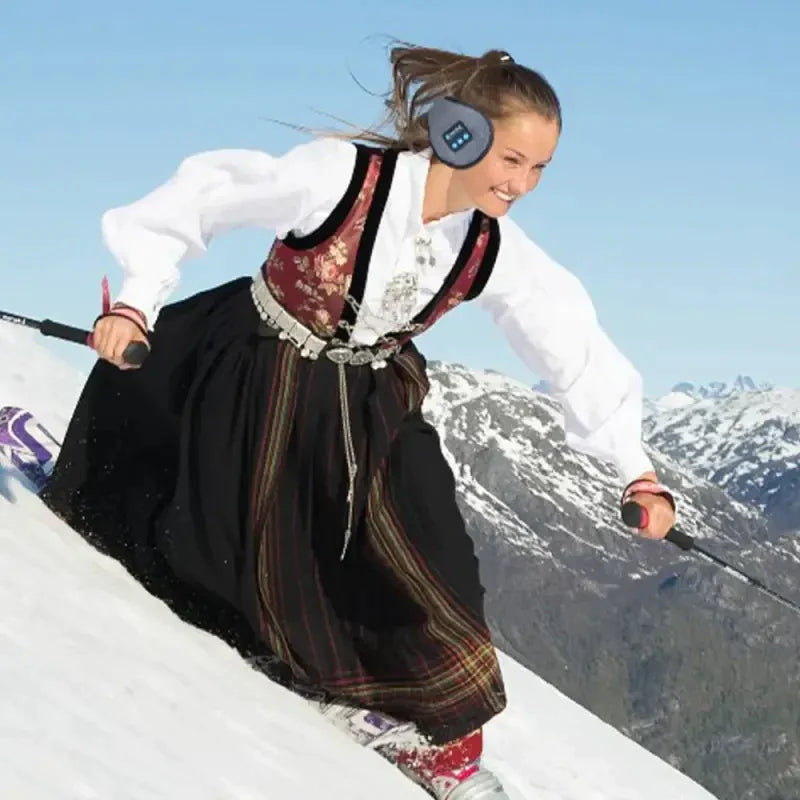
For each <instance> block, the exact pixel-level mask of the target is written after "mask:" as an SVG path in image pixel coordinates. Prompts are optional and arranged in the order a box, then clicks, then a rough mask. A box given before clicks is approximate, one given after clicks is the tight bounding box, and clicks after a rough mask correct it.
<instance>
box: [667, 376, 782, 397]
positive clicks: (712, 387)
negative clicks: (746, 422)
mask: <svg viewBox="0 0 800 800" xmlns="http://www.w3.org/2000/svg"><path fill="white" fill-rule="evenodd" d="M773 388H774V387H773V386H771V385H770V384H768V383H762V384H758V385H757V384H756V382H755V381H754V380H753V379H752V378H751V377H750V376H749V375H737V376H736V378H735V380H734V381H733V383H732V384H731V385H730V386H729V385H728V384H727V383H725V382H722V381H711V382H709V383H707V384H705V385H701V386H695V385H694V384H692V383H689V382H683V383H678V384H676V385H675V386H673V387H672V392H671V393H672V394H685V395H687V396H688V397H690V398H692V399H695V400H699V399H708V398H714V397H730V396H732V395H736V394H746V393H750V392H768V391H770V390H771V389H773Z"/></svg>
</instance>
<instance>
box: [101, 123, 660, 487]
mask: <svg viewBox="0 0 800 800" xmlns="http://www.w3.org/2000/svg"><path fill="white" fill-rule="evenodd" d="M355 153H356V149H355V146H354V145H353V144H352V143H350V142H346V141H341V140H338V139H333V138H318V139H314V140H313V141H310V142H308V143H305V144H301V145H299V146H296V147H294V148H293V149H291V150H289V151H288V152H287V153H286V154H285V155H283V156H281V157H277V158H276V157H273V156H271V155H269V154H267V153H264V152H261V151H255V150H215V151H210V152H205V153H199V154H197V155H193V156H190V157H189V158H187V159H185V160H184V161H183V162H182V163H181V164H180V166H179V168H178V169H177V171H176V172H175V174H174V175H173V176H172V177H171V178H170V179H169V180H167V182H166V183H164V184H162V185H161V186H159V187H157V188H156V189H154V190H153V191H152V192H150V193H149V194H147V195H145V196H144V197H143V198H141V199H140V200H137V201H136V202H134V203H132V204H130V205H127V206H123V207H121V208H114V209H111V210H109V211H107V212H106V213H105V214H104V215H103V219H102V230H103V238H104V241H105V243H106V245H107V247H108V248H109V250H110V251H111V253H112V254H113V255H114V256H115V257H116V259H117V260H118V261H119V263H120V264H121V266H122V271H123V283H122V287H121V290H120V292H119V294H118V296H117V298H116V299H117V300H118V301H120V302H123V303H127V304H129V305H131V306H133V307H134V308H138V309H140V310H141V311H143V312H144V314H145V316H146V317H147V321H148V325H149V327H150V328H151V329H152V326H153V325H154V323H155V321H156V319H157V318H158V314H159V311H160V309H161V308H162V306H163V305H164V303H165V302H166V301H167V299H168V298H169V296H170V295H171V294H172V293H173V291H174V290H175V288H176V286H177V284H178V280H179V268H180V266H181V265H182V263H183V262H184V261H185V260H187V259H189V258H193V257H197V256H200V255H202V254H203V253H204V252H205V251H206V248H207V247H208V245H209V243H210V241H211V239H212V238H213V237H215V236H218V235H220V234H221V233H223V232H224V231H226V230H230V229H233V228H241V227H245V226H247V227H257V228H266V229H268V230H272V231H274V232H275V233H276V235H277V236H279V237H283V236H285V235H286V234H287V233H289V232H290V231H294V232H295V233H297V234H298V235H303V234H306V233H309V232H311V231H312V230H314V229H315V228H316V227H318V226H319V225H320V224H321V223H322V222H323V221H324V220H325V218H326V217H327V216H328V215H329V213H330V212H331V211H332V210H333V208H334V206H335V205H336V204H337V202H338V201H339V199H340V198H341V196H342V195H343V194H344V192H345V190H346V188H347V185H348V183H349V182H350V179H351V176H352V171H353V166H354V163H355ZM429 157H430V155H429V153H416V154H412V153H401V154H400V155H399V157H398V160H397V165H396V168H395V173H394V178H393V181H392V184H391V188H390V191H389V197H388V200H387V203H386V208H385V211H384V213H383V217H382V219H381V222H380V226H379V228H378V234H377V238H376V240H375V245H374V248H373V252H372V259H371V261H370V266H369V271H368V275H367V283H366V288H365V293H364V298H363V301H362V304H363V306H364V307H365V308H366V309H367V310H369V309H375V308H380V305H381V298H382V296H383V293H384V290H385V289H386V287H387V285H388V284H389V282H390V280H391V279H392V277H393V276H394V275H396V274H397V273H398V272H402V271H404V270H406V269H408V268H409V267H410V266H413V265H414V258H415V252H414V240H415V238H416V237H417V235H418V234H420V233H425V234H427V236H428V237H429V238H430V240H431V250H432V253H433V255H434V257H435V265H434V266H426V267H425V268H424V271H423V272H422V274H421V275H420V278H419V289H418V297H417V305H416V307H415V308H414V309H413V310H412V311H411V313H410V314H409V320H408V321H410V320H411V319H412V318H413V316H414V315H415V314H416V313H418V312H419V311H420V310H421V309H422V308H423V307H424V306H425V305H426V304H427V303H428V301H429V300H430V299H431V297H432V296H433V295H434V294H435V293H436V292H437V290H438V289H439V287H440V286H441V284H442V282H443V281H444V279H445V277H446V275H447V273H448V272H449V270H450V269H451V267H452V265H453V262H454V260H455V258H456V256H457V254H458V251H459V248H460V246H461V243H462V241H463V239H464V235H465V233H466V230H467V227H468V224H469V220H470V216H471V212H470V211H463V212H459V213H455V214H450V215H449V216H447V217H445V218H443V219H440V220H438V221H435V222H431V223H428V224H426V225H423V223H422V201H423V193H424V188H425V178H426V175H427V170H428V164H429ZM498 222H499V225H500V237H501V241H500V248H499V251H498V254H497V261H496V263H495V267H494V270H493V272H492V274H491V277H490V278H489V280H488V282H487V284H486V286H485V288H484V289H483V292H482V293H481V295H480V296H479V298H478V299H477V300H475V301H474V302H476V303H478V304H479V305H481V306H482V307H483V308H485V309H486V310H487V311H488V312H489V313H490V314H491V315H492V317H493V319H494V321H495V322H496V323H497V325H498V326H499V327H500V329H501V330H502V332H503V333H504V334H505V336H506V337H507V338H508V340H509V342H510V343H511V345H512V347H513V348H514V349H515V351H516V352H517V353H518V354H519V355H520V357H521V358H522V359H523V360H524V362H525V363H526V364H527V365H528V366H530V368H531V369H532V370H533V371H534V372H535V373H536V374H537V375H539V376H540V377H543V378H544V379H545V380H546V381H547V382H548V383H549V385H550V388H551V391H552V393H553V395H554V396H555V397H556V398H558V400H559V401H560V403H561V405H562V408H563V409H564V415H565V430H566V439H567V444H568V445H569V446H570V447H572V448H574V449H575V450H578V451H580V452H584V453H587V454H589V455H593V456H595V457H597V458H600V459H602V460H604V461H610V462H612V463H613V464H614V465H615V466H616V468H617V470H618V472H619V475H620V477H621V479H622V481H623V482H624V483H627V482H629V481H631V480H633V479H634V478H637V477H638V476H639V475H641V474H642V473H643V472H647V471H650V470H652V469H653V465H652V463H651V461H650V460H649V458H648V457H647V455H646V453H645V452H644V449H643V447H642V441H641V422H642V381H641V377H640V375H639V373H638V372H637V371H636V370H635V369H634V367H633V366H632V365H631V363H630V362H629V361H628V359H627V358H625V356H623V355H622V353H620V351H619V350H618V349H617V348H616V347H615V346H614V344H613V343H612V342H611V341H610V339H609V338H608V336H607V335H606V333H605V332H604V331H603V329H602V328H601V327H600V326H599V324H598V321H597V318H596V315H595V310H594V307H593V305H592V302H591V300H590V298H589V296H588V295H587V293H586V291H585V289H584V287H583V286H582V284H581V283H580V282H579V281H578V279H577V278H576V277H575V276H574V275H572V274H571V273H570V272H568V271H567V270H566V269H564V267H562V266H561V265H559V264H558V263H556V262H555V261H554V260H553V259H551V258H550V257H548V256H547V255H546V254H545V253H544V252H543V251H542V250H541V249H540V248H539V247H538V246H537V245H536V244H534V243H533V242H532V241H531V240H530V239H529V238H528V237H527V236H526V235H525V233H524V232H523V231H522V230H521V229H520V227H519V226H518V225H517V224H516V223H515V222H514V221H513V220H512V219H511V218H510V217H508V216H504V217H501V218H500V219H499V220H498ZM254 272H255V270H254ZM390 325H391V323H387V328H386V330H380V329H379V328H380V324H376V319H375V318H374V316H373V315H370V317H369V324H367V322H366V321H365V320H364V319H361V318H357V319H356V326H355V330H354V333H353V338H354V339H355V340H357V341H359V342H360V343H362V344H372V343H373V342H374V341H375V340H376V339H377V337H378V336H379V335H380V334H381V333H388V332H389V326H390ZM394 325H395V326H396V325H397V322H396V321H395V322H394ZM395 329H396V328H395Z"/></svg>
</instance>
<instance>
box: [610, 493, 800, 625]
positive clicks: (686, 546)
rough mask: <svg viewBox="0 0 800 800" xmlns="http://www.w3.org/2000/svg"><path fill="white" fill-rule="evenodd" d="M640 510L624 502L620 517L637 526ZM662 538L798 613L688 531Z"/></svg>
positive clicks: (791, 604) (794, 605) (799, 609)
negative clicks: (707, 547)
mask: <svg viewBox="0 0 800 800" xmlns="http://www.w3.org/2000/svg"><path fill="white" fill-rule="evenodd" d="M642 511H643V509H642V507H641V506H640V505H639V504H638V503H634V502H629V503H625V505H624V506H623V507H622V519H623V521H624V522H625V524H626V525H629V526H630V527H632V528H638V527H640V525H641V522H642ZM664 538H665V539H666V540H667V541H668V542H672V544H674V545H675V546H676V547H680V549H681V550H687V551H692V552H694V553H697V554H698V555H699V556H700V557H701V558H703V559H704V560H706V561H708V562H710V563H712V564H715V565H717V566H719V567H722V569H724V570H725V571H726V572H728V573H729V574H731V575H733V576H734V577H735V578H738V579H739V580H740V581H743V582H744V583H747V584H749V585H750V586H753V587H755V588H756V589H758V590H759V591H760V592H763V593H764V594H767V595H769V596H770V597H771V598H772V599H773V600H776V601H777V602H778V603H780V604H781V605H783V606H785V607H786V608H790V609H792V611H795V612H797V613H800V604H797V603H794V602H792V601H791V600H789V599H788V598H787V597H784V596H783V595H782V594H779V593H778V592H776V591H775V590H774V589H770V588H769V586H766V585H765V584H764V583H763V582H762V581H760V580H759V579H758V578H754V577H753V576H752V575H748V574H747V573H746V572H744V571H743V570H741V569H739V568H738V567H734V566H733V565H732V564H729V563H728V562H727V561H725V560H724V559H722V558H720V557H719V556H715V555H714V554H713V553H709V552H708V550H705V549H704V548H702V547H700V545H698V544H697V543H696V542H695V540H694V537H692V536H689V534H688V533H684V532H683V531H681V530H678V529H677V528H672V530H670V531H669V533H667V535H666V536H665V537H664Z"/></svg>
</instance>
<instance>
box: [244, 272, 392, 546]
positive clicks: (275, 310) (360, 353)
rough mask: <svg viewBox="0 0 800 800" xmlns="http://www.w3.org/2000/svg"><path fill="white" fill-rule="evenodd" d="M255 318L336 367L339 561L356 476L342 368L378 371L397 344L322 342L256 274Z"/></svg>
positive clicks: (306, 352)
mask: <svg viewBox="0 0 800 800" xmlns="http://www.w3.org/2000/svg"><path fill="white" fill-rule="evenodd" d="M250 294H251V295H252V297H253V303H254V304H255V307H256V310H257V311H258V315H259V316H260V317H261V319H262V320H263V321H264V322H266V323H267V325H269V326H270V327H271V328H275V329H277V330H278V331H279V333H278V338H279V339H282V340H284V341H289V342H291V343H292V344H293V345H294V346H295V347H297V348H298V350H300V355H301V356H302V357H303V358H308V359H311V360H316V359H318V358H319V357H320V356H321V355H324V356H325V357H326V358H328V359H329V360H330V361H332V362H333V363H334V364H336V365H337V367H338V373H339V407H340V409H341V412H342V435H343V438H344V452H345V459H346V461H347V474H348V478H349V481H350V484H349V489H348V492H347V529H346V530H345V534H344V546H343V547H342V552H341V555H340V557H339V558H340V560H343V559H344V557H345V555H346V554H347V546H348V544H349V543H350V537H351V536H352V533H353V506H354V503H355V485H356V474H357V472H358V459H357V458H356V451H355V446H354V444H353V432H352V429H351V427H350V406H349V403H348V399H347V375H346V372H345V366H348V365H349V366H353V367H360V366H366V365H367V364H369V365H371V366H372V368H373V369H381V368H383V367H385V366H386V362H387V360H388V359H389V358H391V357H392V356H393V355H395V354H396V353H399V352H400V346H399V345H392V346H390V347H380V348H378V347H376V348H374V349H373V348H370V347H364V346H362V347H359V346H357V345H348V344H345V343H344V342H340V341H337V340H325V339H321V338H320V337H319V336H317V335H316V334H314V333H313V332H312V331H311V330H310V329H309V328H308V327H307V326H305V325H303V324H302V323H301V322H298V321H297V320H296V319H295V318H294V317H293V316H292V315H291V314H289V313H288V312H287V311H286V310H285V309H284V308H283V306H281V304H280V303H279V302H278V301H277V300H276V299H275V297H274V296H273V294H272V292H271V291H270V290H269V287H268V286H267V283H266V281H265V280H264V276H263V275H262V274H261V272H259V273H258V274H257V275H256V277H255V278H254V279H253V283H252V284H251V286H250Z"/></svg>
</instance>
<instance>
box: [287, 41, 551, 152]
mask: <svg viewBox="0 0 800 800" xmlns="http://www.w3.org/2000/svg"><path fill="white" fill-rule="evenodd" d="M389 63H390V65H391V69H392V86H391V89H390V90H389V91H388V92H387V93H386V94H384V95H383V98H384V106H385V108H386V113H385V116H384V118H383V119H382V120H381V121H380V123H379V124H378V125H376V126H375V127H373V128H369V129H357V128H352V129H351V131H350V132H343V131H316V133H322V134H324V135H328V136H335V137H337V138H343V139H348V140H362V141H365V142H370V143H372V144H377V145H379V146H382V147H392V148H399V149H403V150H412V151H419V150H423V149H425V148H426V147H428V146H429V145H430V140H429V137H428V126H427V119H426V116H425V115H426V112H427V109H428V107H429V105H430V103H431V102H432V101H433V100H435V99H437V98H439V97H445V96H448V95H449V96H451V97H454V98H455V99H456V100H460V101H462V102H464V103H467V104H469V105H471V106H474V107H475V108H477V109H478V110H479V111H481V112H482V113H484V114H485V115H486V116H487V117H489V119H491V120H493V121H499V120H502V119H504V118H506V117H508V116H509V115H511V114H513V113H517V112H520V111H534V112H536V113H537V114H540V115H541V116H542V117H544V118H545V119H547V120H551V121H553V122H556V123H557V124H558V128H559V131H560V130H561V127H562V119H561V104H560V103H559V100H558V97H557V96H556V93H555V91H554V90H553V87H552V86H551V85H550V84H549V83H548V82H547V81H546V80H545V78H544V77H542V75H541V74H539V73H538V72H536V71H534V70H532V69H530V68H528V67H525V66H523V65H522V64H518V63H517V62H515V61H514V60H513V59H512V58H511V56H510V55H509V54H508V53H507V52H505V51H504V50H489V51H487V52H486V53H484V54H483V55H481V56H468V55H463V54H460V53H454V52H450V51H448V50H439V49H436V48H433V47H419V46H417V45H412V44H409V43H407V42H396V44H395V46H394V47H392V48H391V50H390V52H389ZM386 127H388V128H390V129H391V130H393V133H390V134H382V133H380V132H379V131H380V130H381V129H382V128H386ZM303 130H308V129H303Z"/></svg>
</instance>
